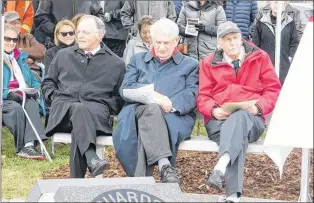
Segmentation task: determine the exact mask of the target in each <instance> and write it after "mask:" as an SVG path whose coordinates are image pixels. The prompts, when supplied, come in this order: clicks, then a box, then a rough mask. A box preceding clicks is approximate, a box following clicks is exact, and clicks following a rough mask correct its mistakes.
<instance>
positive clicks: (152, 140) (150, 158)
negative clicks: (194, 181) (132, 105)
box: [134, 104, 172, 177]
mask: <svg viewBox="0 0 314 203" xmlns="http://www.w3.org/2000/svg"><path fill="white" fill-rule="evenodd" d="M163 115H164V112H163V110H162V109H161V107H160V106H159V105H158V104H148V105H140V106H138V107H137V108H136V120H137V128H138V129H137V131H138V161H137V165H136V170H135V175H134V176H135V177H140V176H152V174H153V166H154V164H155V163H156V162H158V161H159V160H160V159H162V158H171V156H172V153H171V148H170V140H169V135H168V129H167V124H166V121H165V119H164V116H163Z"/></svg>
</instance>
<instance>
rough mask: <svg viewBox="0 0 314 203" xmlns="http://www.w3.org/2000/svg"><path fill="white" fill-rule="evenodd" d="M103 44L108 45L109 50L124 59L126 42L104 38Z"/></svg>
mask: <svg viewBox="0 0 314 203" xmlns="http://www.w3.org/2000/svg"><path fill="white" fill-rule="evenodd" d="M102 41H103V43H105V44H106V45H107V47H108V48H109V49H111V51H112V52H113V53H115V54H117V55H118V56H119V57H123V52H124V49H125V46H126V40H118V39H106V38H103V40H102Z"/></svg>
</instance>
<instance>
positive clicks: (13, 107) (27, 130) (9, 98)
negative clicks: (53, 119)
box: [2, 24, 46, 160]
mask: <svg viewBox="0 0 314 203" xmlns="http://www.w3.org/2000/svg"><path fill="white" fill-rule="evenodd" d="M18 33H19V32H18V31H17V30H16V28H14V27H13V26H12V25H9V24H6V25H5V27H4V61H3V63H4V67H3V89H2V91H3V98H2V99H3V112H2V113H3V123H4V125H5V126H7V127H8V129H9V130H10V132H11V133H12V134H13V136H14V142H15V149H16V153H17V155H18V156H20V157H23V158H28V159H39V160H43V159H44V156H43V155H42V154H41V153H40V152H38V151H37V150H36V145H37V137H36V135H35V133H34V131H33V129H32V127H31V126H30V123H29V121H28V119H27V118H26V116H25V114H24V111H23V108H22V106H21V104H22V101H23V96H22V95H23V94H22V92H20V91H14V89H17V88H19V89H25V88H40V83H39V81H38V79H37V78H36V76H35V75H34V73H33V72H32V71H31V70H30V68H29V67H28V65H27V57H28V54H26V53H25V52H20V51H19V50H18V49H17V48H16V43H17V41H18ZM37 98H38V94H33V95H27V97H26V100H25V107H24V108H25V110H26V112H27V113H28V115H29V117H30V119H31V121H32V123H33V125H34V127H35V128H36V130H37V132H38V134H39V136H40V137H41V139H45V138H46V137H45V131H44V128H43V126H42V124H41V118H40V114H39V105H38V103H37V102H36V99H37Z"/></svg>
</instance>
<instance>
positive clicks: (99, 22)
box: [79, 15, 105, 33]
mask: <svg viewBox="0 0 314 203" xmlns="http://www.w3.org/2000/svg"><path fill="white" fill-rule="evenodd" d="M89 19H93V20H94V22H95V24H96V29H97V31H98V32H103V33H104V32H105V24H104V22H102V20H101V19H100V18H98V17H96V16H93V15H84V16H83V17H82V18H81V19H80V21H79V24H80V23H81V22H82V21H83V20H89Z"/></svg>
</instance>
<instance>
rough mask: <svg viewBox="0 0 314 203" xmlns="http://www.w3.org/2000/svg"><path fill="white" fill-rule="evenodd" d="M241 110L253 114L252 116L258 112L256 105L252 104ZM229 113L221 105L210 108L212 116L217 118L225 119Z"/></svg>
mask: <svg viewBox="0 0 314 203" xmlns="http://www.w3.org/2000/svg"><path fill="white" fill-rule="evenodd" d="M243 110H245V111H247V112H249V113H251V114H253V115H254V116H255V115H257V114H258V113H259V110H258V108H257V106H256V105H253V106H251V107H248V108H246V109H243ZM230 115H231V113H230V112H227V111H225V110H224V109H223V108H221V107H216V108H213V110H212V116H213V117H214V118H215V119H217V120H226V119H227V118H228V117H229V116H230Z"/></svg>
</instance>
